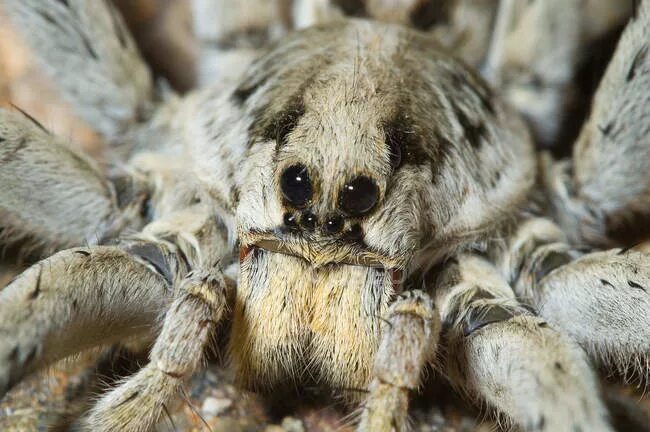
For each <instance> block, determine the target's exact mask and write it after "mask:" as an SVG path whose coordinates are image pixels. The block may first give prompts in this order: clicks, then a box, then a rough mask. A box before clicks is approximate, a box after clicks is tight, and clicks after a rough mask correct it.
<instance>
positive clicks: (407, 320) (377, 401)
mask: <svg viewBox="0 0 650 432" xmlns="http://www.w3.org/2000/svg"><path fill="white" fill-rule="evenodd" d="M439 332H440V320H439V317H438V315H437V314H436V312H435V311H434V308H433V302H432V301H431V298H429V296H428V295H427V294H425V293H423V292H421V291H408V292H406V293H404V294H403V295H402V296H400V298H398V299H397V300H396V301H395V303H393V304H392V305H391V307H390V309H389V311H388V315H387V316H386V317H385V321H384V324H383V334H382V338H381V342H380V345H379V350H378V351H377V354H376V355H375V364H374V369H373V376H374V379H373V380H372V382H371V383H370V394H369V396H368V399H367V401H366V404H365V407H364V411H363V414H362V417H361V423H360V424H359V428H358V430H360V431H388V430H395V431H405V430H407V429H408V428H407V415H408V411H407V410H408V398H409V392H410V391H412V390H415V389H416V388H417V387H418V385H419V383H420V376H421V374H422V370H423V368H424V366H425V365H426V364H427V363H428V362H429V361H430V360H431V359H432V358H433V355H434V353H435V349H436V345H437V341H438V333H439Z"/></svg>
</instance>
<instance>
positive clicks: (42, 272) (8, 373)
mask: <svg viewBox="0 0 650 432" xmlns="http://www.w3.org/2000/svg"><path fill="white" fill-rule="evenodd" d="M174 265H176V264H175V263H174V262H173V258H172V257H171V255H169V254H168V253H167V252H165V251H164V250H163V249H162V248H161V247H159V246H158V245H155V244H153V243H147V242H132V243H130V244H129V245H128V246H125V247H123V248H120V247H105V246H96V247H89V248H75V249H70V250H66V251H62V252H59V253H57V254H55V255H53V256H51V257H50V258H47V259H45V260H43V261H41V262H39V263H37V264H35V265H33V266H32V267H30V268H29V269H27V270H26V271H25V272H23V273H22V274H21V275H19V276H18V278H17V279H15V280H14V281H13V282H12V283H10V284H9V285H8V286H7V287H5V288H4V289H2V291H0V396H3V395H4V394H5V393H6V392H7V390H8V389H9V388H10V387H12V386H13V385H14V384H16V383H17V382H18V381H19V380H20V379H21V378H22V377H24V376H25V375H27V374H29V373H31V372H33V371H35V370H37V369H39V368H42V367H44V366H47V365H48V364H50V363H52V362H54V361H56V360H59V359H61V358H64V357H67V356H69V355H71V354H74V353H77V352H79V351H81V350H83V349H86V348H90V347H93V346H97V345H100V344H107V343H111V342H115V341H118V340H123V339H125V338H128V337H130V336H134V335H138V334H146V332H151V331H152V330H154V329H153V327H155V324H156V322H157V319H158V315H159V313H160V311H161V310H164V308H165V305H166V304H167V303H168V302H169V301H170V297H171V288H170V282H169V281H168V280H166V275H168V274H169V273H170V272H171V271H172V270H171V269H173V266H174ZM156 268H157V270H156Z"/></svg>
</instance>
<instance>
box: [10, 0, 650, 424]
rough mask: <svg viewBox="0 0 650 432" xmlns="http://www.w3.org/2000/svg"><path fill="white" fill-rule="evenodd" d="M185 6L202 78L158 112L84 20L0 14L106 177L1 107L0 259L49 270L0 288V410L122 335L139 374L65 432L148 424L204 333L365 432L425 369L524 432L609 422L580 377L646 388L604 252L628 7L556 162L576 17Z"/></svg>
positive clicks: (149, 94) (639, 162) (122, 56)
mask: <svg viewBox="0 0 650 432" xmlns="http://www.w3.org/2000/svg"><path fill="white" fill-rule="evenodd" d="M206 3H209V4H213V6H215V7H216V6H220V9H218V10H219V11H220V14H221V15H220V17H217V21H218V23H220V25H221V26H222V27H219V26H217V22H214V23H213V24H214V26H215V28H220V29H223V28H226V29H227V30H228V31H223V32H217V33H215V32H214V31H212V33H211V31H209V30H208V31H205V32H202V31H203V30H205V29H207V28H209V27H210V25H209V24H210V21H209V17H210V15H209V14H207V16H203V15H202V14H198V15H197V17H196V19H197V30H198V35H199V43H200V45H201V47H202V49H204V54H205V58H208V57H209V56H212V57H211V58H212V60H213V61H212V63H211V64H212V65H214V64H217V65H218V66H219V70H218V71H216V72H215V75H216V76H217V79H216V81H217V83H216V84H213V85H210V86H207V87H206V88H201V89H198V90H196V91H194V92H193V93H191V94H189V95H187V96H184V97H179V96H177V95H175V94H174V93H173V92H171V91H169V90H167V89H165V88H164V87H162V86H156V85H154V80H153V78H152V75H151V73H150V71H149V70H148V68H147V66H146V65H145V63H144V62H143V60H142V59H141V58H140V57H139V54H138V52H137V49H136V47H135V45H134V42H133V41H132V39H131V37H130V35H129V34H128V32H127V30H126V28H125V26H124V25H123V23H122V21H121V18H120V16H119V15H118V14H117V13H116V12H115V11H114V10H113V8H112V7H111V5H110V4H108V3H106V2H105V1H93V2H90V1H85V0H67V1H60V0H57V1H55V0H4V2H3V6H5V7H6V10H7V12H8V14H9V16H11V18H12V19H13V20H14V21H15V22H16V24H17V27H18V28H20V29H21V30H22V31H23V33H24V36H25V38H26V40H27V41H28V42H29V43H30V44H31V46H32V47H33V49H34V51H35V53H36V54H37V56H38V58H39V59H40V60H41V62H42V64H43V65H44V67H45V69H46V70H47V71H48V72H49V73H50V74H51V76H52V77H53V78H54V81H55V82H56V83H57V85H58V86H59V88H60V90H61V92H62V94H63V95H64V96H65V97H66V98H67V100H68V101H70V102H71V103H72V105H73V106H74V107H75V108H76V109H77V112H78V113H79V114H80V115H81V116H82V117H83V119H84V120H85V121H87V122H88V123H89V124H90V125H91V126H92V127H94V128H95V129H96V130H97V131H98V132H99V133H100V134H101V135H102V136H103V137H104V138H105V139H106V140H107V141H108V142H110V143H113V144H115V147H114V149H115V150H114V156H115V161H120V163H114V165H115V167H114V168H111V169H109V170H108V171H107V172H106V171H105V170H102V169H100V168H99V167H98V165H97V164H96V163H94V162H93V161H91V160H90V159H89V158H88V157H86V156H85V155H83V154H80V153H79V152H78V151H76V150H74V149H73V148H71V147H70V146H68V145H67V144H66V143H64V142H63V141H62V140H61V139H60V138H57V137H56V136H54V135H53V134H52V133H50V132H49V131H47V130H46V129H45V128H43V127H42V126H41V125H40V124H39V123H38V122H36V121H35V120H34V119H32V118H31V117H29V116H28V115H27V114H25V113H18V112H11V111H7V110H2V111H0V215H1V216H2V218H1V220H0V224H1V228H2V231H1V232H2V236H3V242H4V243H5V244H9V243H12V242H19V241H20V242H21V244H23V245H27V246H28V247H31V248H33V249H35V250H39V251H40V252H41V253H42V254H43V255H44V256H48V255H50V254H51V253H53V252H56V253H54V254H53V255H51V256H49V257H46V258H44V259H43V260H42V261H40V262H37V263H35V264H34V265H33V266H32V267H31V268H29V269H27V270H26V271H25V272H24V273H22V274H21V275H20V276H19V277H17V278H16V279H15V280H14V281H12V282H11V283H10V284H9V285H8V286H7V287H6V288H4V289H3V290H2V291H1V292H0V395H4V394H5V393H6V392H7V391H8V390H9V389H10V388H11V387H12V386H14V385H15V384H16V383H18V382H19V381H20V380H21V379H22V378H24V377H25V376H26V375H28V374H30V373H32V372H34V371H36V370H38V369H41V368H43V367H45V366H47V365H49V364H51V363H52V362H54V361H56V360H59V359H62V358H66V357H68V356H70V355H72V354H74V353H77V352H79V351H81V350H84V349H87V348H90V347H94V346H98V345H105V344H109V343H115V342H120V341H123V340H126V339H129V338H132V337H134V336H139V337H142V338H144V339H145V340H149V341H151V342H152V344H153V346H152V348H151V350H150V354H149V356H150V362H149V363H148V364H147V365H145V366H144V367H142V368H141V369H140V370H139V371H138V372H136V373H135V374H134V375H132V376H130V377H128V379H126V380H125V381H124V382H122V383H120V385H118V386H117V387H115V388H112V389H110V390H109V391H108V392H106V393H105V394H104V395H102V396H101V397H100V398H99V399H98V400H97V401H96V403H95V404H94V406H93V407H92V408H91V409H90V411H89V413H88V414H87V415H85V416H84V417H83V418H82V419H81V420H80V423H79V426H80V427H81V428H86V429H88V430H135V431H140V430H149V429H150V428H152V427H153V426H154V425H155V424H156V423H157V422H158V421H159V419H160V418H161V416H162V415H163V414H164V411H165V410H166V404H168V403H170V402H171V401H173V400H174V399H175V398H176V397H177V395H178V393H179V391H180V390H181V389H182V387H183V385H184V382H185V381H186V380H187V379H188V378H189V377H190V376H191V375H192V374H194V373H195V372H196V371H197V370H198V369H199V368H200V367H201V363H202V360H203V358H204V353H205V351H206V349H207V348H208V347H210V346H211V343H212V341H213V340H214V338H213V336H214V335H215V333H217V332H218V331H219V330H220V329H227V330H228V331H229V334H228V335H227V336H228V337H226V338H223V339H225V340H226V341H227V342H226V345H225V346H219V347H217V349H218V350H220V351H221V352H224V353H225V355H226V356H227V357H228V358H229V360H230V363H231V366H232V369H233V373H234V375H235V376H236V380H237V383H238V384H239V385H240V386H241V387H242V388H247V389H253V390H257V391H268V390H272V389H275V388H281V387H283V386H285V385H287V383H291V384H293V385H300V383H303V382H306V381H308V380H309V381H312V382H315V383H316V384H318V385H319V386H323V387H326V388H331V389H334V390H335V391H337V392H338V393H340V394H341V395H342V396H343V397H344V398H345V399H346V400H347V401H348V402H349V403H350V404H360V405H361V406H362V407H363V409H362V410H360V418H359V423H358V428H359V430H362V431H388V430H405V429H407V427H408V414H407V407H408V399H409V394H410V393H411V392H412V391H413V390H416V389H417V388H418V386H419V385H420V380H421V372H422V370H423V368H424V367H425V366H427V365H429V364H433V367H434V369H436V370H437V371H440V373H442V374H443V375H445V376H446V377H447V378H448V379H449V381H450V382H451V383H452V385H453V386H454V387H456V388H457V389H458V390H459V391H460V392H462V393H464V394H466V395H468V396H469V397H471V398H473V399H475V400H477V401H480V402H482V403H485V404H486V405H487V406H489V407H491V408H493V409H494V410H495V412H496V413H498V414H499V415H502V416H504V418H506V419H508V420H509V421H511V422H512V423H513V424H514V425H518V426H519V427H521V428H522V429H524V430H531V431H532V430H535V431H568V432H569V431H570V432H575V431H608V430H612V427H611V425H610V422H609V419H608V414H607V411H606V409H605V408H604V405H603V402H602V401H601V398H600V396H599V391H598V383H597V381H596V378H595V374H594V372H593V369H592V366H591V365H590V361H593V362H596V363H597V364H599V365H601V366H603V367H605V368H614V369H618V370H620V371H623V372H625V373H636V374H639V375H640V377H641V379H642V380H647V374H648V370H649V368H648V358H649V357H648V356H649V353H650V292H649V290H650V256H649V255H648V254H647V253H644V252H642V251H640V250H636V249H635V248H633V247H623V248H620V247H617V246H620V245H622V242H621V238H622V237H620V236H622V235H623V234H620V233H621V232H624V231H625V230H626V229H633V230H637V231H639V230H642V228H643V227H644V226H645V224H647V223H648V220H649V217H650V176H649V175H648V172H649V170H650V50H649V49H648V44H649V42H650V0H645V1H642V2H640V4H639V5H637V6H636V9H635V10H634V11H633V15H632V16H631V18H630V20H629V23H628V24H627V27H626V29H625V31H624V32H623V34H622V37H621V39H620V42H619V43H618V46H617V48H616V51H615V53H614V55H613V57H612V59H611V62H610V64H609V66H608V68H607V71H606V72H605V75H604V77H603V78H602V81H601V83H600V85H599V88H598V90H597V92H596V94H595V96H594V99H593V105H592V108H591V113H590V115H589V117H588V119H587V121H586V122H585V124H584V125H583V126H582V130H581V132H580V134H579V137H578V139H577V141H576V144H575V149H574V152H573V158H572V159H566V160H555V159H554V158H553V157H551V156H550V155H549V154H547V153H545V152H540V151H537V150H536V149H535V144H534V143H535V141H537V142H549V141H550V142H552V141H553V140H555V139H558V138H557V137H558V132H557V131H558V128H559V126H558V125H559V124H560V123H561V121H562V120H563V119H564V115H565V113H566V110H565V107H566V104H567V101H568V97H567V96H568V93H570V84H569V83H570V78H571V77H572V76H573V74H574V72H575V69H576V60H575V58H576V57H577V56H578V53H579V52H580V50H581V49H582V48H584V46H585V44H587V43H588V42H589V41H590V40H593V37H592V36H593V34H596V33H598V31H602V29H600V30H594V29H598V25H599V23H600V25H601V27H602V26H604V24H602V20H601V21H598V20H596V19H595V18H593V17H591V18H593V19H592V20H590V19H591V18H589V16H588V15H589V13H593V14H594V15H597V14H596V13H595V12H594V11H593V10H591V9H589V10H587V9H581V8H587V6H585V5H584V3H585V2H578V1H575V2H573V1H556V0H552V1H544V2H541V1H538V2H528V1H516V0H512V1H507V0H502V1H500V2H489V1H486V2H465V1H461V0H458V1H454V2H446V3H445V4H447V6H448V7H446V8H442V7H436V5H438V3H436V2H427V1H411V2H409V1H403V2H388V1H378V0H368V1H366V2H354V1H352V2H341V1H333V2H328V1H318V0H311V1H299V0H298V1H296V2H295V4H294V5H293V8H289V11H290V12H293V13H294V14H295V17H294V21H295V22H294V24H293V25H296V26H306V27H308V28H307V29H305V30H301V31H286V30H287V24H286V22H284V21H282V20H280V21H276V20H279V17H280V16H281V15H282V14H281V13H279V12H278V13H276V12H277V11H275V12H274V10H273V8H274V7H276V6H277V5H276V2H262V3H260V4H259V5H258V6H259V8H260V9H259V10H258V14H257V15H255V16H256V17H257V18H259V20H258V21H259V22H257V21H256V22H255V23H253V24H251V23H248V24H247V25H240V24H241V22H239V21H238V19H237V17H238V15H237V13H238V7H239V6H238V5H236V4H234V3H232V2H227V1H225V2H223V1H222V2H218V1H217V2H215V1H208V2H206V1H199V0H197V1H196V2H195V5H196V7H197V9H200V8H201V7H205V4H206ZM243 3H246V4H247V5H248V6H250V4H251V2H250V1H249V2H243ZM279 3H282V4H283V5H284V6H283V7H284V9H285V10H284V12H287V7H288V6H287V3H288V2H279ZM397 3H399V5H398V6H399V7H395V5H396V4H397ZM442 3H444V2H440V4H442ZM587 3H589V2H587ZM596 3H598V2H596V1H592V4H596ZM621 3H623V2H621ZM341 5H343V6H341ZM346 5H347V6H346ZM277 7H280V6H277ZM609 7H610V9H612V8H613V9H616V6H612V5H609ZM473 8H479V9H480V8H483V9H485V10H491V11H492V12H493V14H492V15H489V16H491V17H492V18H490V19H488V21H489V22H488V24H486V23H485V22H483V21H481V20H479V19H478V18H476V20H474V21H472V20H470V19H468V18H467V16H470V17H471V16H474V17H479V16H482V15H481V14H480V13H474V15H472V14H471V12H472V10H473ZM490 8H491V9H490ZM443 9H444V15H445V17H446V18H445V20H442V19H439V18H440V17H441V15H442V14H443V11H442V10H443ZM215 10H217V9H215ZM463 11H464V12H463ZM468 11H469V12H468ZM239 12H241V10H239ZM475 12H476V11H475ZM582 12H588V13H586V14H585V13H582ZM630 12H631V11H630ZM346 13H347V14H351V15H357V16H361V17H362V18H361V19H360V18H354V19H346V18H345V17H344V15H345V14H346ZM467 14H469V15H467ZM621 16H624V17H625V16H626V15H625V13H624V12H621ZM463 17H465V18H463ZM363 18H374V20H373V19H370V20H368V19H363ZM381 20H383V21H397V22H401V23H402V24H387V23H382V22H380V21H381ZM581 20H582V21H581ZM319 22H320V23H321V25H317V26H311V24H317V23H319ZM278 23H280V24H278ZM404 23H406V24H410V25H412V26H415V27H418V28H419V29H420V30H413V29H409V28H407V27H406V26H404V25H403V24H404ZM238 26H239V27H238ZM278 29H279V30H278ZM581 29H582V30H581ZM590 31H591V32H592V33H589V32H590ZM284 32H286V33H287V35H285V36H282V37H279V39H277V40H275V41H274V42H273V43H271V44H270V45H269V47H268V48H264V49H262V50H263V51H264V53H263V54H261V55H260V56H258V57H257V58H256V60H254V61H252V63H251V59H252V58H253V57H256V56H257V51H258V50H259V49H261V48H259V46H260V44H261V45H264V44H266V43H267V42H268V41H269V40H270V39H275V35H276V34H280V33H284ZM432 34H434V35H436V34H437V35H438V36H439V37H440V38H442V42H440V43H439V42H437V41H436V38H435V37H433V36H432ZM260 35H262V37H261V38H260V37H259V36H260ZM590 35H592V36H590ZM445 37H446V38H447V40H445ZM590 37H591V39H590ZM215 38H216V39H215ZM442 44H446V45H447V48H445V47H443V46H442ZM229 47H230V48H232V47H235V48H233V50H240V51H237V52H227V50H228V49H229ZM448 48H452V49H453V50H454V51H455V52H456V53H457V54H458V55H460V56H463V57H464V58H465V61H462V60H459V59H458V58H457V57H455V56H454V55H452V54H450V53H449V51H448ZM477 53H479V54H477ZM229 61H230V62H231V63H229ZM468 64H471V65H472V66H470V65H468ZM206 65H207V63H206ZM208 66H209V65H208ZM475 68H477V69H480V70H481V72H482V74H483V76H484V77H486V78H487V79H489V81H490V84H488V83H487V82H486V80H485V79H484V78H482V77H481V76H480V74H479V72H477V71H476V70H475ZM208 69H209V68H208V67H207V66H206V69H204V71H205V70H208ZM229 69H231V70H230V71H229ZM240 71H242V72H241V76H238V75H239V74H240ZM213 78H214V76H213ZM515 107H516V108H515ZM518 111H519V112H518ZM520 113H523V115H524V116H525V117H526V118H527V120H528V123H527V122H525V121H524V120H523V118H522V116H520ZM529 125H531V126H532V131H533V132H532V133H531V127H529ZM226 322H227V323H229V324H228V326H223V325H222V323H226ZM353 389H357V390H353ZM359 389H361V390H363V391H358V390H359Z"/></svg>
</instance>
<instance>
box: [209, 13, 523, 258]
mask: <svg viewBox="0 0 650 432" xmlns="http://www.w3.org/2000/svg"><path fill="white" fill-rule="evenodd" d="M316 41H318V42H316ZM312 42H313V43H314V45H310V44H311V43H312ZM314 46H318V49H314ZM417 50H424V51H425V52H426V53H427V55H426V56H423V55H422V54H417ZM405 77H408V78H405ZM434 77H435V78H434ZM442 83H447V84H448V85H446V86H444V87H445V88H450V89H452V90H451V91H450V92H449V93H446V94H445V93H441V92H440V91H439V89H440V88H441V85H442ZM455 92H458V94H455ZM488 97H489V90H488V89H487V87H486V86H485V84H483V83H482V82H481V81H480V79H478V78H476V77H475V76H474V75H473V74H472V73H470V72H466V71H465V69H464V68H461V66H460V64H459V63H458V62H457V61H456V60H455V59H453V58H452V57H450V56H449V54H447V53H444V52H443V51H442V50H441V49H440V48H439V47H438V46H437V45H435V43H433V42H432V41H431V40H430V39H427V38H425V37H423V36H422V35H420V34H418V33H416V32H412V31H408V30H406V29H404V28H402V27H397V26H390V25H384V26H377V25H376V24H375V25H373V26H371V25H369V23H368V22H364V21H352V22H350V23H348V24H345V25H340V26H338V27H335V28H334V31H332V30H329V31H324V30H323V29H311V30H308V31H305V32H302V33H301V34H300V35H299V36H298V37H296V36H295V35H294V36H292V37H290V38H289V40H288V41H286V42H285V43H281V44H280V45H279V48H276V49H274V50H271V51H270V52H269V53H268V54H266V55H265V56H263V57H262V58H261V59H260V60H258V61H257V63H255V64H254V65H253V68H252V69H251V72H250V73H249V74H248V75H247V76H245V77H244V79H243V81H242V83H241V84H240V85H239V86H238V87H237V89H236V90H235V91H234V92H233V93H232V96H231V100H234V101H235V102H234V104H236V105H238V106H239V107H240V109H241V110H242V111H243V114H244V118H245V119H246V120H247V123H246V125H245V127H246V128H247V129H248V131H249V133H250V135H249V136H248V146H249V148H250V150H249V152H248V153H246V157H247V158H248V159H246V160H242V161H241V162H240V166H241V167H243V170H242V172H243V173H246V174H243V175H241V177H240V178H241V181H242V183H241V187H240V190H239V204H238V207H237V223H238V233H239V237H240V241H241V246H242V248H245V249H246V248H250V247H253V246H257V247H262V248H265V249H270V250H273V251H276V252H283V253H288V254H289V255H294V256H297V257H301V258H303V259H304V260H306V261H307V262H309V263H311V265H314V266H323V265H326V264H332V263H344V264H361V265H366V266H373V267H383V268H387V269H394V268H397V269H407V268H408V267H409V266H411V265H412V264H413V262H414V258H416V257H417V255H418V254H420V253H421V252H422V250H423V249H426V248H431V247H434V248H435V249H436V250H437V254H439V256H444V255H445V254H447V253H448V252H449V251H451V250H453V248H454V247H456V245H457V243H458V242H459V241H461V240H460V239H461V238H465V237H466V236H468V235H470V236H471V234H469V233H471V232H480V231H481V230H482V229H484V227H485V226H489V225H491V224H492V223H493V222H494V220H495V219H497V217H498V216H499V215H498V214H497V213H496V212H495V209H498V208H499V207H505V206H508V205H510V203H511V202H513V201H514V200H521V199H522V190H523V188H525V187H528V186H529V185H530V182H531V179H532V168H531V167H532V164H531V160H532V152H531V151H530V150H531V149H530V147H529V146H528V143H527V142H526V141H525V140H523V141H521V140H520V141H519V142H512V137H510V136H502V135H501V133H500V131H499V130H498V129H490V128H489V126H487V125H489V124H492V123H494V121H493V120H495V119H496V120H497V121H499V120H500V117H501V115H502V112H501V111H502V108H501V107H499V106H498V102H489V103H488V102H487V100H488ZM467 98H472V99H474V100H475V101H476V102H477V103H478V106H479V108H478V109H476V108H474V109H473V110H471V111H470V110H469V109H468V107H467V106H463V105H462V104H461V103H460V102H461V101H462V100H466V99H467ZM495 149H497V151H496V152H495V151H494V150H495ZM207 151H211V150H210V149H208V150H207ZM212 151H214V150H212ZM202 152H203V150H202ZM515 158H518V163H517V164H511V163H510V162H512V161H514V160H515ZM522 164H523V166H522ZM506 166H508V169H507V170H506V169H505V167H506ZM526 171H528V172H526ZM479 178H480V181H476V180H478V179H479ZM514 178H519V179H520V180H522V181H523V183H521V184H516V183H515V184H513V182H512V179H514ZM468 207H471V208H472V210H473V211H472V212H466V211H465V210H466V209H467V208H468ZM468 214H472V217H471V218H468V217H467V215H468ZM425 239H426V240H425ZM432 245H433V246H432ZM415 265H417V264H415Z"/></svg>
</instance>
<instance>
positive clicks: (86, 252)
mask: <svg viewBox="0 0 650 432" xmlns="http://www.w3.org/2000/svg"><path fill="white" fill-rule="evenodd" d="M74 253H76V254H78V255H83V256H86V257H87V256H90V252H88V251H85V250H81V249H80V250H76V251H74Z"/></svg>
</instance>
